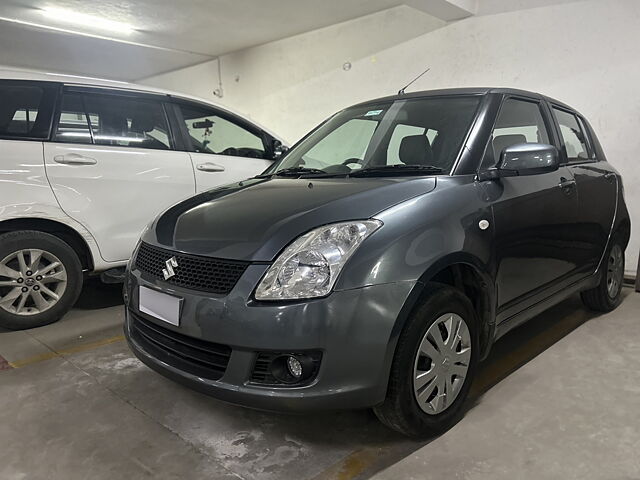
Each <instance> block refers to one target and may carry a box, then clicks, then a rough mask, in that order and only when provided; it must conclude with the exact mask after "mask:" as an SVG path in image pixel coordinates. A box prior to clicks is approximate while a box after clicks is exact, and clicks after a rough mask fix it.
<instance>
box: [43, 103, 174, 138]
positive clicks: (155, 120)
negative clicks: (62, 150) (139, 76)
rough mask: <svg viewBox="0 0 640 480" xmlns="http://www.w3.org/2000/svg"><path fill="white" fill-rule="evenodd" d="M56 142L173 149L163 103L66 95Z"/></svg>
mask: <svg viewBox="0 0 640 480" xmlns="http://www.w3.org/2000/svg"><path fill="white" fill-rule="evenodd" d="M55 138H56V140H57V141H60V142H70V143H93V144H95V145H110V146H121V147H135V148H151V149H157V150H168V149H169V148H171V142H170V140H169V127H168V125H167V120H166V117H165V115H164V110H163V108H162V105H161V104H160V103H159V102H154V101H147V100H137V99H133V98H128V97H117V96H111V95H80V94H65V95H64V97H63V100H62V108H61V112H60V117H59V118H58V128H57V131H56V137H55Z"/></svg>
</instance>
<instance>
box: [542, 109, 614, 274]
mask: <svg viewBox="0 0 640 480" xmlns="http://www.w3.org/2000/svg"><path fill="white" fill-rule="evenodd" d="M553 114H554V116H555V118H556V120H557V125H558V128H559V135H560V140H561V145H562V156H563V157H564V162H565V163H566V164H567V167H568V169H569V171H570V172H571V174H572V175H573V177H574V178H575V180H576V182H577V185H578V206H579V209H578V212H577V215H576V221H575V225H574V230H573V231H574V235H575V243H574V248H575V255H577V256H579V258H578V261H579V262H580V264H581V266H582V271H583V273H584V274H585V275H586V274H590V273H593V272H594V271H595V269H596V268H597V266H598V263H599V262H600V258H601V257H602V255H603V254H604V250H605V247H606V245H607V239H608V237H609V232H610V231H611V226H612V223H613V217H614V215H615V208H616V198H617V185H616V182H617V176H616V174H615V172H614V170H613V169H612V168H611V165H609V163H607V162H606V160H605V159H604V158H603V156H602V155H598V153H597V152H596V150H597V149H596V148H595V143H594V140H593V138H592V136H591V135H590V132H589V129H588V127H587V125H586V122H585V121H584V120H583V119H582V118H581V117H580V116H578V115H576V114H575V113H574V112H572V111H570V110H567V109H564V108H563V107H560V106H555V105H554V106H553Z"/></svg>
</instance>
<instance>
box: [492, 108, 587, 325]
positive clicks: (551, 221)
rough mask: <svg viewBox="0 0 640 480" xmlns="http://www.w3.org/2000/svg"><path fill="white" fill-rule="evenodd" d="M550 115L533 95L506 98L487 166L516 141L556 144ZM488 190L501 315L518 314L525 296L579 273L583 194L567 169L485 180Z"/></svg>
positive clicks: (534, 294)
mask: <svg viewBox="0 0 640 480" xmlns="http://www.w3.org/2000/svg"><path fill="white" fill-rule="evenodd" d="M545 118H546V115H545V114H544V111H543V110H542V108H541V105H540V103H539V102H538V101H536V100H534V99H524V98H507V99H506V100H504V102H503V104H502V107H501V110H500V113H499V115H498V119H497V120H496V123H495V126H494V130H493V135H492V137H491V144H490V145H489V147H488V148H487V160H486V161H485V162H483V168H486V167H488V166H491V165H492V164H495V163H496V162H497V160H498V159H499V158H500V155H501V153H502V152H503V151H504V149H505V148H507V147H509V146H511V145H515V144H521V143H545V144H552V143H554V142H553V141H552V140H551V139H552V137H551V135H550V129H549V128H548V125H549V119H548V118H547V120H546V121H545ZM484 188H485V189H486V193H487V195H488V196H489V198H491V199H492V210H493V222H494V232H495V238H494V256H495V261H496V262H495V264H496V272H495V278H496V288H497V292H496V298H497V300H498V301H497V308H498V312H499V319H500V312H503V313H504V314H505V315H506V317H508V316H510V315H511V314H515V313H517V311H518V308H519V307H522V308H523V305H525V304H526V303H527V302H524V303H523V301H524V300H525V299H526V298H528V297H531V298H535V297H536V296H537V295H541V296H545V295H548V294H549V289H550V287H555V288H560V287H559V286H560V285H561V284H563V283H564V282H568V281H570V280H569V279H570V278H571V277H573V276H574V275H575V274H576V271H577V269H578V264H577V261H576V258H575V257H574V255H573V252H572V245H573V233H572V227H573V222H574V218H575V215H576V214H577V209H578V195H577V189H576V183H575V179H574V178H573V175H572V174H571V172H570V171H569V169H568V168H567V167H561V168H560V169H558V170H557V171H554V172H549V173H542V174H538V175H529V176H521V177H506V178H501V179H499V180H495V181H492V182H489V183H486V182H485V185H484ZM551 290H553V288H552V289H551Z"/></svg>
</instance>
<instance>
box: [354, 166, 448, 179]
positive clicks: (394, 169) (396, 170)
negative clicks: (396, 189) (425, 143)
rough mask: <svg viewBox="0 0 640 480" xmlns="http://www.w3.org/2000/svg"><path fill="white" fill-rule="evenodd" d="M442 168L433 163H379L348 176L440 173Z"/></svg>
mask: <svg viewBox="0 0 640 480" xmlns="http://www.w3.org/2000/svg"><path fill="white" fill-rule="evenodd" d="M443 171H444V170H443V169H442V168H440V167H436V166H434V165H406V164H404V163H399V164H397V165H381V166H379V167H369V168H363V169H362V170H356V171H355V172H351V173H350V174H349V176H350V177H366V176H369V175H371V176H376V175H380V176H384V175H407V174H412V173H416V174H429V173H442V172H443Z"/></svg>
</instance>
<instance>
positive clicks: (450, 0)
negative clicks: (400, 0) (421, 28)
mask: <svg viewBox="0 0 640 480" xmlns="http://www.w3.org/2000/svg"><path fill="white" fill-rule="evenodd" d="M477 3H478V1H477V0H405V4H407V5H409V6H410V7H413V8H415V9H417V10H420V11H422V12H424V13H428V14H429V15H432V16H434V17H436V18H439V19H441V20H445V21H447V22H451V21H453V20H460V19H462V18H467V17H470V16H472V15H475V13H476V11H477V7H478V6H477Z"/></svg>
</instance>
